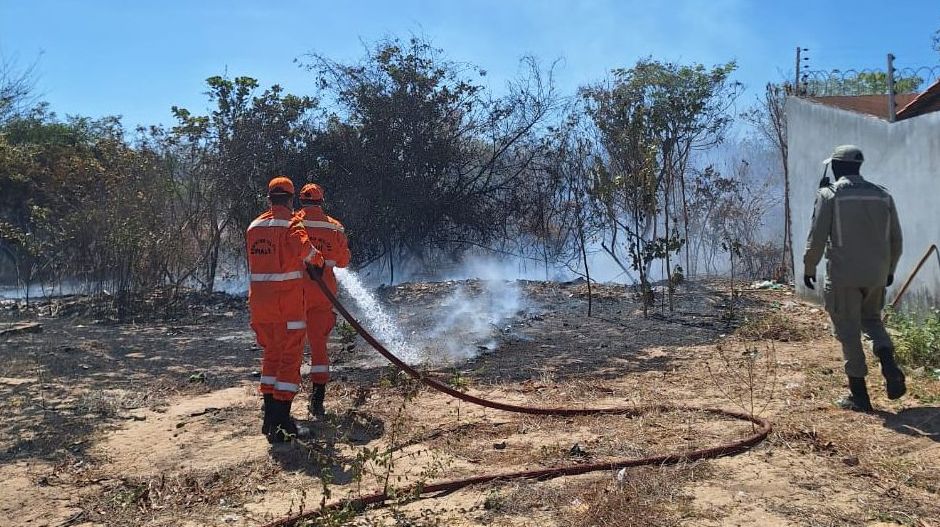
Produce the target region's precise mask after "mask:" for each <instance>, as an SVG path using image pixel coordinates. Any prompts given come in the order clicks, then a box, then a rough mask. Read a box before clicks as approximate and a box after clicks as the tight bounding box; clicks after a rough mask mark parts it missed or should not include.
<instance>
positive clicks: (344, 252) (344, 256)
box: [333, 231, 352, 267]
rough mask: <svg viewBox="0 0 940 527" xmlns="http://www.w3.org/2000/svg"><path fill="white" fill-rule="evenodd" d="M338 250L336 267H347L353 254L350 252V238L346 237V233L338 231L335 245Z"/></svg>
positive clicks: (335, 249)
mask: <svg viewBox="0 0 940 527" xmlns="http://www.w3.org/2000/svg"><path fill="white" fill-rule="evenodd" d="M333 247H334V249H333V250H334V251H336V254H335V258H336V267H346V266H347V265H349V260H350V258H351V257H352V255H351V254H350V252H349V240H348V239H346V233H345V232H343V231H336V245H334V246H333Z"/></svg>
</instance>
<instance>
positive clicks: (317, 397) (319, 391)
mask: <svg viewBox="0 0 940 527" xmlns="http://www.w3.org/2000/svg"><path fill="white" fill-rule="evenodd" d="M324 398H326V385H325V384H314V385H313V392H312V393H311V394H310V415H312V416H314V417H323V416H324V415H326V409H325V408H324V407H323V399H324Z"/></svg>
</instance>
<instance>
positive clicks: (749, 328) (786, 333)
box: [735, 311, 821, 342]
mask: <svg viewBox="0 0 940 527" xmlns="http://www.w3.org/2000/svg"><path fill="white" fill-rule="evenodd" d="M820 333H821V330H820V328H818V327H815V326H812V325H810V324H807V323H806V322H804V321H801V320H797V319H796V318H793V317H791V316H789V315H787V314H786V313H782V312H779V311H775V312H771V313H768V314H764V315H757V316H753V317H749V318H747V319H745V321H744V323H743V324H742V325H741V326H740V327H739V328H738V329H737V331H735V335H737V336H738V337H740V338H742V339H745V340H753V341H762V340H773V341H777V342H803V341H807V340H811V339H813V338H818V337H819V336H820Z"/></svg>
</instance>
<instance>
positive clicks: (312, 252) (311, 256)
mask: <svg viewBox="0 0 940 527" xmlns="http://www.w3.org/2000/svg"><path fill="white" fill-rule="evenodd" d="M316 255H317V250H316V249H310V252H309V253H307V257H306V258H304V261H305V262H308V263H309V262H310V260H313V257H314V256H316Z"/></svg>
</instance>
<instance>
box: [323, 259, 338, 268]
mask: <svg viewBox="0 0 940 527" xmlns="http://www.w3.org/2000/svg"><path fill="white" fill-rule="evenodd" d="M323 265H325V266H326V267H336V260H324V261H323Z"/></svg>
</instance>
